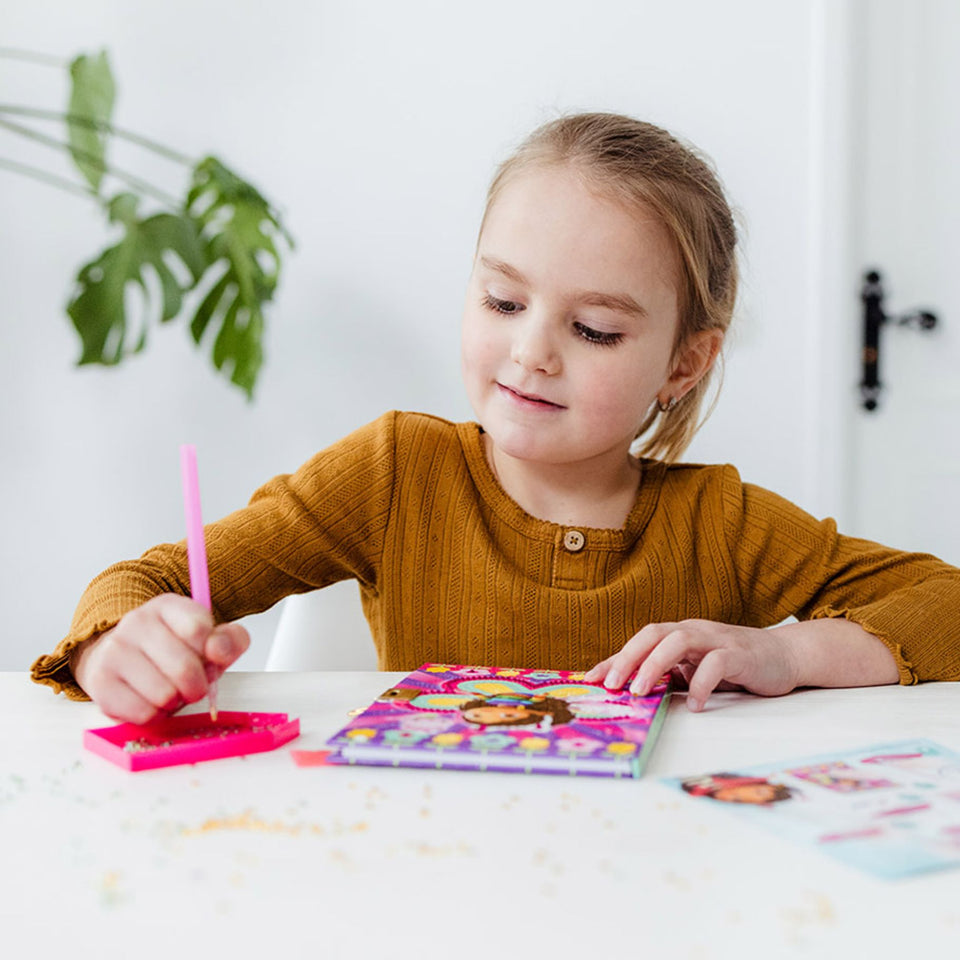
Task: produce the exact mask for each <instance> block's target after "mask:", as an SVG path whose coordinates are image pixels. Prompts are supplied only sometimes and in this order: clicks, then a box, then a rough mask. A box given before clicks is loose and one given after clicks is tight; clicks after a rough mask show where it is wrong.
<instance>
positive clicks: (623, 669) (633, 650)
mask: <svg viewBox="0 0 960 960" xmlns="http://www.w3.org/2000/svg"><path fill="white" fill-rule="evenodd" d="M676 626H677V625H676V624H675V623H649V624H647V626H645V627H644V628H643V629H642V630H641V631H640V632H639V633H636V634H634V635H633V637H631V638H630V639H629V640H628V641H627V642H626V643H625V644H624V646H623V649H622V650H621V651H620V652H619V653H618V654H617V655H616V656H615V657H614V658H613V662H612V663H611V664H610V669H609V670H608V671H607V676H606V679H605V680H604V681H603V683H604V686H605V687H606V688H607V689H608V690H619V689H620V688H621V687H622V686H623V684H624V682H625V681H626V679H627V678H628V677H629V676H630V675H631V674H632V673H633V671H634V670H636V669H637V666H638V665H639V664H641V663H643V662H644V660H646V658H647V657H648V656H649V654H650V651H651V650H653V649H654V648H655V647H656V646H657V645H658V644H659V643H660V642H661V640H663V638H664V637H665V636H667V635H668V634H669V633H670V632H671V631H672V630H674V629H675V628H676ZM671 666H672V664H671ZM665 672H666V670H663V671H661V673H660V674H659V676H662V675H663V674H664V673H665ZM631 689H632V688H631Z"/></svg>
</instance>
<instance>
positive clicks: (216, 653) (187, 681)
mask: <svg viewBox="0 0 960 960" xmlns="http://www.w3.org/2000/svg"><path fill="white" fill-rule="evenodd" d="M249 646H250V635H249V633H247V631H246V630H245V629H244V628H243V627H242V626H240V624H239V623H222V624H220V625H219V626H216V627H215V626H214V625H213V618H212V617H211V615H210V611H209V610H207V609H206V608H205V607H204V606H202V605H201V604H199V603H196V602H195V601H194V600H191V599H190V598H189V597H182V596H180V595H178V594H173V593H166V594H163V595H161V596H159V597H154V598H153V599H152V600H148V601H147V602H146V603H145V604H143V605H142V606H140V607H137V608H136V609H135V610H131V611H130V613H128V614H127V615H126V616H124V617H123V619H122V620H121V621H120V622H119V623H118V624H117V625H116V626H115V627H113V628H112V629H110V630H107V631H105V632H104V633H101V634H100V635H99V636H98V637H95V638H92V639H90V640H87V641H85V642H84V643H83V644H81V645H80V646H79V647H77V649H76V650H75V651H74V652H73V655H72V656H71V658H70V667H71V669H72V671H73V675H74V677H75V679H76V681H77V683H78V684H79V685H80V686H81V688H82V689H83V690H84V691H85V692H86V694H87V695H88V696H89V697H90V699H91V700H93V701H94V702H95V703H96V704H97V705H98V706H99V707H100V709H101V710H102V711H103V712H104V713H105V714H106V715H107V716H108V717H113V718H114V719H115V720H121V721H127V722H130V723H147V722H148V721H149V720H152V719H154V718H155V717H157V716H158V715H161V714H162V715H168V714H171V713H173V712H175V711H176V710H179V709H180V708H181V707H182V706H183V705H184V704H187V703H195V702H196V701H197V700H202V699H203V698H204V697H205V696H206V695H207V691H208V689H209V686H210V682H211V681H212V680H215V679H217V678H218V677H219V676H220V675H221V674H222V673H223V671H224V670H226V668H227V667H228V666H230V664H232V663H233V662H234V661H235V660H236V659H237V658H238V657H239V656H240V655H241V654H242V653H243V652H244V651H245V650H246V649H247V648H248V647H249Z"/></svg>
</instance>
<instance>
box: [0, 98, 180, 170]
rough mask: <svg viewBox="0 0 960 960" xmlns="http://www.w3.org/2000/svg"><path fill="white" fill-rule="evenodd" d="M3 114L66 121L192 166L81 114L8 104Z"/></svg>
mask: <svg viewBox="0 0 960 960" xmlns="http://www.w3.org/2000/svg"><path fill="white" fill-rule="evenodd" d="M3 114H12V115H14V116H19V117H35V118H36V119H38V120H58V121H66V122H67V123H75V124H77V126H81V127H91V128H92V129H94V130H101V131H103V132H105V133H109V134H110V135H111V136H114V137H119V138H120V139H121V140H127V141H129V142H130V143H135V144H136V145H137V146H138V147H144V148H145V149H147V150H152V151H153V152H154V153H157V154H159V155H160V156H162V157H166V158H167V159H168V160H172V161H173V162H174V163H182V164H183V165H184V166H187V167H192V166H193V165H194V161H193V160H192V159H191V158H190V157H188V156H186V155H185V154H182V153H178V152H177V151H176V150H171V149H170V147H165V146H164V145H163V144H162V143H157V142H156V141H155V140H149V139H148V138H147V137H142V136H141V135H140V134H139V133H133V132H132V131H131V130H123V129H122V128H120V127H115V126H113V124H111V123H107V122H106V121H104V120H94V119H93V118H92V117H85V116H83V115H82V114H77V113H63V112H62V111H60V110H41V109H39V108H37V107H20V106H16V105H15V104H10V103H0V115H3Z"/></svg>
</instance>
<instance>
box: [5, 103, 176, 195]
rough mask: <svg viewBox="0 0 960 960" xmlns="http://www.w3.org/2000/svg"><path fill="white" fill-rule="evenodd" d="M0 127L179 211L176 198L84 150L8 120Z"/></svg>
mask: <svg viewBox="0 0 960 960" xmlns="http://www.w3.org/2000/svg"><path fill="white" fill-rule="evenodd" d="M0 127H2V128H4V129H6V130H10V131H11V132H12V133H19V134H20V135H21V136H23V137H27V139H29V140H36V141H37V143H42V144H43V145H44V146H46V147H53V148H54V149H56V150H63V151H64V152H66V153H72V154H73V155H74V156H78V157H80V158H81V159H83V160H85V161H86V162H87V163H90V164H92V165H94V166H97V167H99V168H100V169H101V170H103V172H104V173H106V174H108V175H109V176H111V177H115V178H116V179H117V180H120V181H121V182H123V183H126V184H128V185H129V186H131V187H133V188H134V190H139V191H140V192H141V193H146V194H150V195H151V196H153V197H155V198H156V199H157V200H159V201H160V202H161V203H165V204H167V205H168V206H171V207H173V208H174V209H179V207H180V201H179V200H177V199H176V197H171V196H170V195H169V194H168V193H165V192H164V191H163V190H161V189H160V188H159V187H155V186H153V184H151V183H147V181H146V180H141V179H140V178H139V177H135V176H133V175H132V174H129V173H126V172H125V171H123V170H118V169H116V168H114V167H111V166H110V165H109V164H107V163H105V162H104V161H103V160H102V159H101V158H100V157H98V156H96V155H95V154H93V153H89V152H88V151H86V150H77V149H72V148H71V147H70V145H69V144H67V143H64V142H63V141H62V140H57V139H56V138H55V137H48V136H47V135H46V134H45V133H38V132H37V131H36V130H31V129H30V127H24V126H21V125H20V124H19V123H11V122H10V121H9V120H3V119H0Z"/></svg>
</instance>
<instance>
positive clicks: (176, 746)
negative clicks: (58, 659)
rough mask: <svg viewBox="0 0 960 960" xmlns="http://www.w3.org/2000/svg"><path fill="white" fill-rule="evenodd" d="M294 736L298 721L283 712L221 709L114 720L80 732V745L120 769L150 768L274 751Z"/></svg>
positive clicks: (298, 727) (297, 728)
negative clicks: (212, 713) (161, 717)
mask: <svg viewBox="0 0 960 960" xmlns="http://www.w3.org/2000/svg"><path fill="white" fill-rule="evenodd" d="M299 735H300V720H299V719H297V718H294V719H293V720H288V719H287V715H286V714H285V713H245V712H242V711H232V712H231V711H222V712H221V713H220V714H218V716H217V719H216V721H213V720H211V719H210V714H208V713H188V714H185V715H180V716H176V717H168V718H166V719H165V720H156V721H154V722H153V723H148V724H144V725H143V726H138V725H137V724H135V723H120V724H117V726H115V727H99V728H97V729H95V730H84V731H83V745H84V746H85V747H86V748H87V749H88V750H92V751H93V752H94V753H98V754H100V756H101V757H105V758H106V759H107V760H109V761H110V762H111V763H115V764H117V766H119V767H123V768H124V769H126V770H152V769H154V768H156V767H172V766H176V765H177V764H181V763H200V762H201V761H203V760H218V759H219V758H220V757H239V756H244V755H246V754H248V753H261V752H263V751H264V750H275V749H276V748H277V747H279V746H282V745H283V744H284V743H287V742H289V741H290V740H293V739H294V738H295V737H298V736H299Z"/></svg>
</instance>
